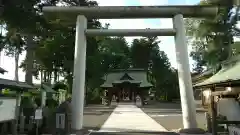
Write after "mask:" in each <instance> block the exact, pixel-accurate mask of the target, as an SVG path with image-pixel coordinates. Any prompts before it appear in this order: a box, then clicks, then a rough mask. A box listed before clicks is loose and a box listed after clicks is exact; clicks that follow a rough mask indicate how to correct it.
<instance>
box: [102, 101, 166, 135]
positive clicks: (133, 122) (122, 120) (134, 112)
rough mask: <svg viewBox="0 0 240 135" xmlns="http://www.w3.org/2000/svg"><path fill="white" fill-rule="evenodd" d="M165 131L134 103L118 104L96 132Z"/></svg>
mask: <svg viewBox="0 0 240 135" xmlns="http://www.w3.org/2000/svg"><path fill="white" fill-rule="evenodd" d="M140 131H141V132H166V131H167V130H166V129H165V128H164V127H163V126H161V125H160V124H158V123H157V122H156V121H154V120H153V119H152V118H151V117H149V116H148V115H147V114H145V113H144V112H143V111H142V110H141V109H140V108H138V107H137V106H135V105H118V106H117V107H116V108H115V110H114V111H113V112H112V114H111V115H110V117H109V118H108V119H107V121H106V122H105V123H104V124H103V125H102V127H101V129H100V130H99V131H98V132H105V133H106V132H140Z"/></svg>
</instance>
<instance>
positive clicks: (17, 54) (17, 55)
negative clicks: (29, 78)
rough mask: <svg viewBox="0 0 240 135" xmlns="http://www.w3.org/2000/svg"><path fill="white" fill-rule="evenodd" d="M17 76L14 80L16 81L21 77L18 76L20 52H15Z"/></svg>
mask: <svg viewBox="0 0 240 135" xmlns="http://www.w3.org/2000/svg"><path fill="white" fill-rule="evenodd" d="M14 58H15V74H14V75H15V76H14V80H15V81H19V78H18V61H19V53H16V54H15V57H14Z"/></svg>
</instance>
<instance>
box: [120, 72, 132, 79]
mask: <svg viewBox="0 0 240 135" xmlns="http://www.w3.org/2000/svg"><path fill="white" fill-rule="evenodd" d="M120 80H133V78H132V77H130V76H129V75H128V74H127V73H125V74H124V75H123V76H122V77H121V78H120Z"/></svg>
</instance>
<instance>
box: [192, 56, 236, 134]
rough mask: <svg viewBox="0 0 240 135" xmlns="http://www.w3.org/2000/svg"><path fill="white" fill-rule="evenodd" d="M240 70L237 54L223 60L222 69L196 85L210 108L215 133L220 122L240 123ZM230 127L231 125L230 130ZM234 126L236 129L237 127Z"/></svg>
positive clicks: (204, 104)
mask: <svg viewBox="0 0 240 135" xmlns="http://www.w3.org/2000/svg"><path fill="white" fill-rule="evenodd" d="M239 71H240V56H235V57H232V58H231V59H229V60H226V61H224V62H222V63H221V69H220V70H218V72H216V73H215V74H214V75H212V76H211V77H209V78H208V79H206V80H204V81H201V82H200V83H197V84H195V85H194V88H195V89H200V90H201V91H202V103H203V106H204V107H205V108H207V109H208V114H209V117H211V118H209V119H210V120H211V123H212V125H211V126H209V127H211V128H212V133H213V134H214V135H216V134H217V132H218V131H219V130H218V125H220V124H227V125H231V124H240V117H239V114H240V106H239V102H240V101H239V96H240V74H239ZM210 120H209V121H210ZM209 125H210V124H209ZM230 128H231V127H230V126H229V127H228V129H229V132H230ZM234 128H235V129H236V127H234ZM209 130H210V128H209ZM237 130H238V131H236V132H237V134H239V133H240V132H239V131H240V128H237ZM234 132H235V131H234ZM230 134H231V133H230ZM234 134H235V133H234Z"/></svg>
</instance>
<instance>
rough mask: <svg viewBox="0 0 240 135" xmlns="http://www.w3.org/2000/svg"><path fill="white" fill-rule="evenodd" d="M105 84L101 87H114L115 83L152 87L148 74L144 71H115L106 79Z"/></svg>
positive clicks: (106, 76) (107, 75)
mask: <svg viewBox="0 0 240 135" xmlns="http://www.w3.org/2000/svg"><path fill="white" fill-rule="evenodd" d="M104 80H105V82H104V84H102V85H101V87H104V88H108V87H113V83H123V82H129V83H140V86H139V87H152V84H151V83H149V82H148V80H147V72H146V71H145V70H144V69H127V70H126V69H125V70H122V69H120V70H114V71H112V72H109V73H108V74H106V75H105V77H104Z"/></svg>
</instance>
